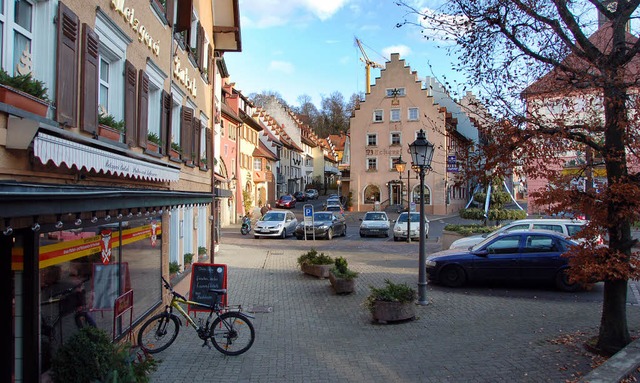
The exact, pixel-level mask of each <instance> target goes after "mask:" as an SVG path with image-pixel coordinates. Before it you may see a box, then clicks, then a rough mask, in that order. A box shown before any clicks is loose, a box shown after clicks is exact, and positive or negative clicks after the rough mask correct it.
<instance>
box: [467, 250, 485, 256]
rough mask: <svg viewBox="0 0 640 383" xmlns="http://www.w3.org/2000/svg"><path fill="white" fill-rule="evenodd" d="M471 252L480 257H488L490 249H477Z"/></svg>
mask: <svg viewBox="0 0 640 383" xmlns="http://www.w3.org/2000/svg"><path fill="white" fill-rule="evenodd" d="M471 254H473V255H477V256H478V257H486V256H488V255H489V250H487V249H482V250H476V251H473V252H471Z"/></svg>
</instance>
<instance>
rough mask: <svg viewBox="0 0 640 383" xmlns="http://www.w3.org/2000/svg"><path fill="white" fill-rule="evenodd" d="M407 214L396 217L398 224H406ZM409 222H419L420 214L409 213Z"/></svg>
mask: <svg viewBox="0 0 640 383" xmlns="http://www.w3.org/2000/svg"><path fill="white" fill-rule="evenodd" d="M408 216H409V214H404V213H403V214H400V216H399V217H398V222H407V217H408ZM411 222H420V214H419V213H411Z"/></svg>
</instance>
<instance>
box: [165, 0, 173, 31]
mask: <svg viewBox="0 0 640 383" xmlns="http://www.w3.org/2000/svg"><path fill="white" fill-rule="evenodd" d="M175 5H176V3H175V2H174V0H167V1H166V2H165V5H164V10H165V17H166V18H167V23H168V24H169V26H170V27H173V21H174V18H175V14H176V10H175Z"/></svg>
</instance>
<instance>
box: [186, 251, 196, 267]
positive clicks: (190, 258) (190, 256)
mask: <svg viewBox="0 0 640 383" xmlns="http://www.w3.org/2000/svg"><path fill="white" fill-rule="evenodd" d="M193 255H194V254H193V253H185V254H184V264H185V265H186V264H191V263H192V262H193Z"/></svg>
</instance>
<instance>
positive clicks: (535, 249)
mask: <svg viewBox="0 0 640 383" xmlns="http://www.w3.org/2000/svg"><path fill="white" fill-rule="evenodd" d="M524 243H525V245H524V249H523V252H525V253H550V252H554V251H558V246H556V245H555V243H554V241H553V238H551V237H547V236H542V235H528V236H527V237H526V240H525V242H524Z"/></svg>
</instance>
